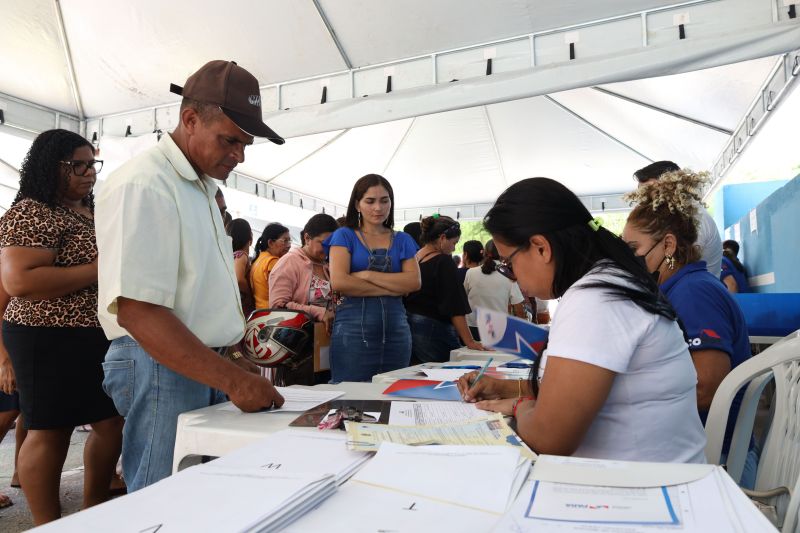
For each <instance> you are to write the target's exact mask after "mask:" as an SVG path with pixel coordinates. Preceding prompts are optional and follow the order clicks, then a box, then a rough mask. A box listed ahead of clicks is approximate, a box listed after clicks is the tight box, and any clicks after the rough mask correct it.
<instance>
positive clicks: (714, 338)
mask: <svg viewBox="0 0 800 533" xmlns="http://www.w3.org/2000/svg"><path fill="white" fill-rule="evenodd" d="M709 344H710V345H714V344H722V337H720V336H719V333H717V332H716V331H714V330H713V329H702V330H700V335H698V336H697V337H693V338H691V339H689V346H701V345H706V346H708V345H709Z"/></svg>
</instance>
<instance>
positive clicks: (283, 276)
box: [269, 248, 330, 322]
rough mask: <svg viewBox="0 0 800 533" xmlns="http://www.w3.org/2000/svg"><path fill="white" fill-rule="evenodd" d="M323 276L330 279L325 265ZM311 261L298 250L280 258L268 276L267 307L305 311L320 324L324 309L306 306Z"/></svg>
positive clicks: (309, 284)
mask: <svg viewBox="0 0 800 533" xmlns="http://www.w3.org/2000/svg"><path fill="white" fill-rule="evenodd" d="M324 268H325V274H326V275H327V276H328V277H329V278H330V274H329V273H328V267H327V265H326V266H325V267H324ZM312 269H313V265H312V264H311V259H309V258H308V256H307V255H306V254H305V253H304V252H303V250H302V249H300V248H292V249H291V250H289V252H287V253H286V255H284V256H283V257H281V258H280V259H279V260H278V262H277V263H276V264H275V266H274V267H273V268H272V272H271V273H270V275H269V306H270V307H285V308H287V309H296V310H298V311H305V312H306V313H308V314H310V315H311V316H313V317H314V320H316V321H318V322H321V321H322V317H323V316H324V315H325V308H323V307H318V306H316V305H308V291H309V289H310V288H311V272H312Z"/></svg>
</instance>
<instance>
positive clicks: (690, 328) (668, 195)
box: [622, 170, 756, 488]
mask: <svg viewBox="0 0 800 533" xmlns="http://www.w3.org/2000/svg"><path fill="white" fill-rule="evenodd" d="M704 185H705V176H704V175H703V174H694V173H692V172H689V171H685V170H678V171H675V172H668V173H667V174H664V175H662V176H661V178H660V179H659V180H658V181H657V182H653V183H650V184H647V185H645V186H643V187H640V188H639V189H637V190H636V191H635V192H632V193H630V194H628V196H627V197H626V198H627V199H629V200H632V201H634V202H636V203H637V205H636V207H635V208H634V209H633V211H631V213H630V215H629V216H628V221H627V223H626V225H625V229H624V231H623V233H622V238H623V239H624V240H625V242H627V243H628V245H629V246H630V247H631V248H632V249H633V251H634V253H635V254H637V255H639V256H640V257H642V258H643V259H644V261H645V264H646V265H647V269H648V271H649V272H651V273H652V275H653V276H654V277H656V276H657V279H658V284H659V286H660V287H661V291H662V292H663V293H664V294H665V295H666V296H667V298H668V299H669V301H670V303H671V304H672V306H673V307H674V308H675V311H676V312H677V313H678V317H679V318H680V319H681V322H682V323H683V326H684V328H685V330H686V335H687V337H688V342H689V352H690V353H691V354H692V360H693V361H694V366H695V369H696V370H697V407H698V410H699V411H700V418H701V420H702V421H703V423H705V421H706V417H707V416H708V409H709V407H711V401H712V400H713V399H714V394H715V393H716V391H717V387H719V384H720V383H721V382H722V380H723V379H725V376H727V375H728V373H729V372H730V371H731V370H732V369H734V368H736V367H737V366H738V365H740V364H741V363H743V362H744V361H746V360H747V359H748V358H750V355H751V353H750V340H749V337H748V335H747V325H746V324H745V321H744V315H743V314H742V311H741V309H740V308H739V305H738V304H737V303H736V301H735V300H734V299H733V298H732V297H731V295H730V294H729V293H728V291H727V290H726V288H725V285H723V284H722V283H721V282H720V280H719V278H717V277H715V276H714V275H713V274H711V273H710V272H709V271H708V269H707V268H706V263H705V261H701V260H700V249H699V247H698V246H697V245H696V241H697V222H696V219H697V218H696V217H697V213H698V211H699V207H700V206H701V202H702V197H701V191H702V190H703V186H704ZM742 394H743V391H742V393H740V394H737V395H736V398H735V399H734V401H733V404H732V406H731V411H730V416H729V417H728V426H727V429H726V432H725V440H724V443H723V449H722V451H723V454H726V453H727V452H728V448H729V446H730V439H731V435H732V434H733V426H734V424H735V422H736V415H737V413H738V411H739V405H740V404H741V401H742ZM755 464H756V458H755V456H754V455H752V456H750V457H748V464H747V465H746V467H745V472H744V474H743V476H742V481H741V482H742V486H745V487H749V488H752V484H753V482H754V481H755Z"/></svg>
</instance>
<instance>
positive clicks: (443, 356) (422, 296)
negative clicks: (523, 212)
mask: <svg viewBox="0 0 800 533" xmlns="http://www.w3.org/2000/svg"><path fill="white" fill-rule="evenodd" d="M421 224H422V233H421V235H420V242H421V243H422V248H420V250H419V251H418V252H417V256H416V257H417V263H419V271H420V277H421V279H422V287H420V289H419V290H418V291H416V292H413V293H411V294H409V295H408V296H407V297H406V299H405V305H406V311H407V312H408V325H409V327H410V328H411V363H412V364H419V363H432V362H438V363H441V362H445V361H449V360H450V352H451V351H452V350H455V349H457V348H460V347H461V343H464V346H466V347H467V348H470V349H472V350H483V349H484V348H483V346H482V345H481V344H480V343H479V342H476V341H475V339H473V338H472V334H471V333H470V331H469V328H468V327H467V321H466V319H465V318H464V317H465V316H466V315H467V314H469V312H470V307H469V302H468V301H467V295H466V293H465V292H464V285H463V284H462V283H460V282H459V280H458V272H457V270H458V269H457V268H456V265H455V263H454V262H453V259H452V257H451V255H450V254H452V253H453V251H454V250H455V249H456V244H457V243H458V239H460V238H461V226H460V225H459V223H458V222H456V221H455V220H453V219H452V218H450V217H448V216H441V215H433V216H430V217H425V218H423V219H422V222H421ZM459 340H460V341H461V342H459Z"/></svg>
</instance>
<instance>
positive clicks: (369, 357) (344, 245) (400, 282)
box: [326, 174, 420, 383]
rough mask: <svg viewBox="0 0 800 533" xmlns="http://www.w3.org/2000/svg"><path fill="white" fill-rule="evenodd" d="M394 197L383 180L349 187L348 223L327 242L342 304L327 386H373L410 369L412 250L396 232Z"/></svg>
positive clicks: (415, 273)
mask: <svg viewBox="0 0 800 533" xmlns="http://www.w3.org/2000/svg"><path fill="white" fill-rule="evenodd" d="M393 226H394V192H393V191H392V186H391V185H390V184H389V182H388V181H387V180H386V178H384V177H383V176H379V175H377V174H367V175H366V176H364V177H362V178H361V179H359V180H358V181H357V182H356V184H355V185H354V186H353V192H352V194H351V195H350V202H349V203H348V205H347V216H346V220H345V225H344V227H342V228H339V229H338V230H336V231H335V232H334V234H333V235H331V236H330V238H329V239H328V240H327V241H326V244H327V245H328V246H330V270H331V286H332V288H333V290H334V291H336V292H337V293H339V295H340V296H341V300H340V303H339V305H338V306H337V308H336V318H335V319H334V323H333V333H332V335H331V348H330V356H331V381H333V382H334V383H338V382H340V381H370V380H371V379H372V376H374V375H375V374H380V373H382V372H388V371H391V370H396V369H398V368H403V367H406V366H408V364H409V360H410V357H411V332H410V330H409V327H408V322H407V320H406V310H405V308H404V307H403V300H402V298H403V296H404V295H406V294H408V293H411V292H414V291H416V290H419V288H420V275H419V267H418V265H417V262H416V260H415V259H414V254H415V253H416V252H417V245H416V243H415V242H414V240H413V239H412V238H411V237H410V236H409V235H407V234H406V233H403V232H401V231H397V232H396V231H393V229H392V228H393Z"/></svg>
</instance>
